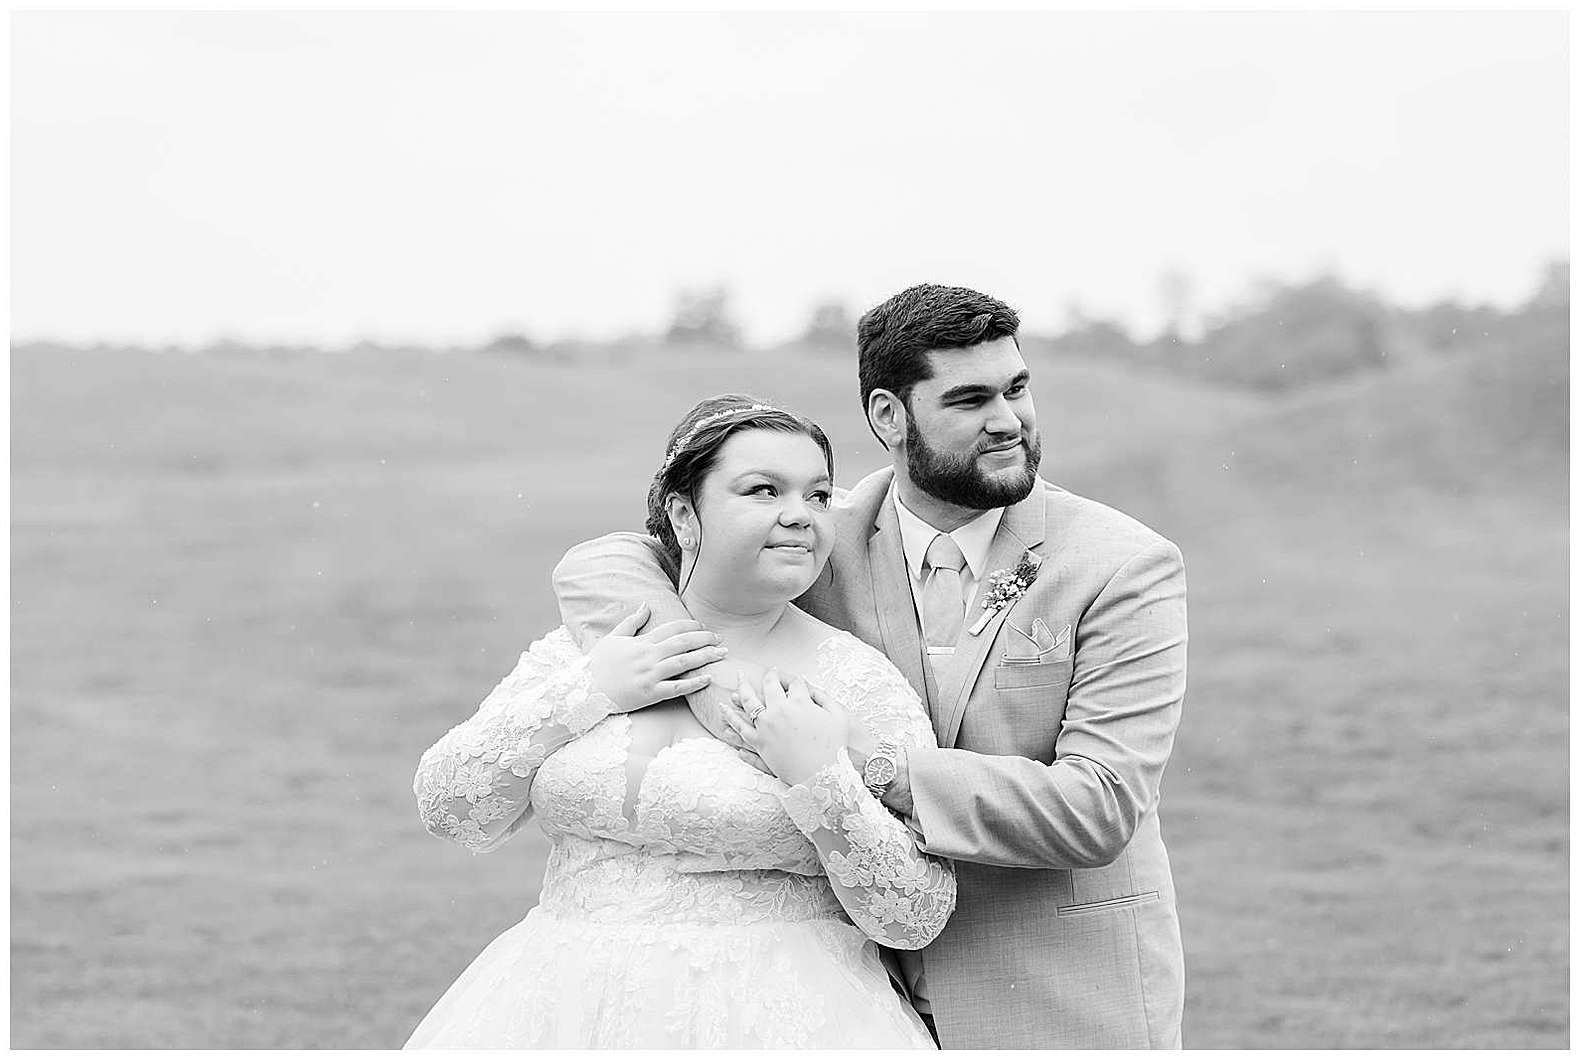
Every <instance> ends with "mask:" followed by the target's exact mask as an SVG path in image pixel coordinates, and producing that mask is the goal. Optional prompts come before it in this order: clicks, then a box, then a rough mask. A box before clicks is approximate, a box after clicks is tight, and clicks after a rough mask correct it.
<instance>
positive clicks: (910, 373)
mask: <svg viewBox="0 0 1580 1060" xmlns="http://www.w3.org/2000/svg"><path fill="white" fill-rule="evenodd" d="M1019 330H1020V316H1019V314H1017V313H1016V312H1015V310H1013V309H1011V308H1010V307H1009V306H1007V305H1005V304H1004V303H1003V302H1000V301H999V300H998V299H997V298H994V297H993V296H992V295H986V294H983V293H982V292H981V291H973V290H971V288H969V287H944V286H941V285H939V284H936V283H923V284H918V285H916V286H915V287H907V288H906V289H905V290H903V291H901V292H900V293H899V294H897V295H895V296H894V297H892V298H890V299H889V300H888V301H886V302H883V303H882V304H880V305H877V306H874V307H873V308H871V309H869V310H867V311H866V312H865V313H863V314H862V317H861V320H860V321H859V322H858V323H857V324H856V356H857V364H858V366H859V371H860V376H861V413H862V417H863V418H864V419H865V418H866V415H867V399H868V398H870V397H871V396H872V392H873V391H874V390H887V391H889V392H890V393H891V394H893V395H894V396H896V397H898V398H899V399H900V400H901V401H902V402H904V403H905V407H906V411H909V410H910V407H911V390H912V388H913V387H915V386H916V384H917V383H919V382H921V381H922V380H923V379H931V378H932V375H933V369H932V365H930V364H929V363H928V361H927V353H928V351H929V350H949V349H961V348H964V347H966V346H975V345H976V344H977V343H979V342H990V341H992V340H993V339H1001V338H1004V337H1005V336H1008V337H1010V338H1014V337H1015V333H1016V332H1017V331H1019ZM867 427H868V429H871V427H872V423H871V421H868V423H867ZM873 434H874V436H876V435H877V432H876V431H873Z"/></svg>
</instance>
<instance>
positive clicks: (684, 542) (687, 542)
mask: <svg viewBox="0 0 1580 1060" xmlns="http://www.w3.org/2000/svg"><path fill="white" fill-rule="evenodd" d="M695 544H696V542H695V541H693V540H691V538H689V537H683V538H681V539H680V547H681V548H686V549H689V548H691V547H692V546H694V545H695Z"/></svg>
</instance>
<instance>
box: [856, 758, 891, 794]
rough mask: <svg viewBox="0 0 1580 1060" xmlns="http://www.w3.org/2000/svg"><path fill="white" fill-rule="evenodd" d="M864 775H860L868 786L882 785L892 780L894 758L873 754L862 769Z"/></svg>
mask: <svg viewBox="0 0 1580 1060" xmlns="http://www.w3.org/2000/svg"><path fill="white" fill-rule="evenodd" d="M862 772H864V773H865V774H866V776H864V777H862V779H863V780H865V781H866V782H867V784H868V786H869V787H882V786H884V785H885V784H892V783H893V782H894V772H895V770H894V759H892V758H882V757H879V756H878V755H874V756H872V757H871V758H869V759H867V768H866V769H865V770H863V771H862Z"/></svg>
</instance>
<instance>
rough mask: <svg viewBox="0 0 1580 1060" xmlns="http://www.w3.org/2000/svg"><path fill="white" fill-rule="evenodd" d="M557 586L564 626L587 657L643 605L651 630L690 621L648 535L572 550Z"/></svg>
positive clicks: (617, 536) (601, 540) (616, 536)
mask: <svg viewBox="0 0 1580 1060" xmlns="http://www.w3.org/2000/svg"><path fill="white" fill-rule="evenodd" d="M553 582H554V595H555V597H556V598H557V599H558V600H559V605H560V621H562V622H564V623H565V628H566V629H569V630H570V632H571V636H573V637H575V638H576V643H577V644H579V645H581V649H582V651H586V650H588V649H589V648H591V647H592V646H593V644H594V643H596V642H597V641H598V640H599V639H600V638H602V637H603V636H604V635H605V634H607V633H608V632H609V631H610V630H611V629H613V628H614V625H615V623H616V622H619V621H620V620H621V619H622V618H625V617H626V616H627V615H629V614H630V613H631V612H632V611H634V610H635V609H636V606H637V605H638V604H647V606H648V607H649V608H650V609H651V610H652V613H653V614H652V618H650V619H649V620H648V623H647V624H648V626H649V627H652V626H658V625H662V624H663V623H665V622H674V621H677V620H680V619H689V618H690V617H691V615H690V614H688V613H687V612H686V607H685V605H684V604H682V603H681V602H680V596H679V594H678V593H676V592H675V583H674V582H672V581H670V579H669V575H668V574H666V573H665V572H664V566H663V564H662V562H661V561H660V560H659V553H658V549H657V542H655V541H654V540H653V539H652V538H651V537H649V536H647V535H646V534H633V533H629V532H625V531H620V532H617V533H613V534H605V535H604V536H603V537H598V538H594V539H593V540H591V541H583V542H582V543H581V544H579V545H574V546H572V547H571V549H570V551H569V552H566V553H565V555H564V557H562V558H561V559H560V561H559V563H557V564H555V566H554V574H553Z"/></svg>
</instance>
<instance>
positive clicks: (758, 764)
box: [735, 748, 773, 773]
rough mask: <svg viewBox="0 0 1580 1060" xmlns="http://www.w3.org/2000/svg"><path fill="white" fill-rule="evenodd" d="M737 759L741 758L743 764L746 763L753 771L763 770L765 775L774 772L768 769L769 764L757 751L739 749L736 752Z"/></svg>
mask: <svg viewBox="0 0 1580 1060" xmlns="http://www.w3.org/2000/svg"><path fill="white" fill-rule="evenodd" d="M735 757H737V758H739V759H740V760H741V761H742V762H745V763H746V764H747V765H749V766H751V767H752V768H753V769H757V770H761V771H762V772H764V773H771V772H773V771H772V770H771V769H769V768H768V763H767V762H764V761H763V758H762V755H760V754H758V753H757V752H756V751H748V750H745V749H743V748H737V749H736V751H735Z"/></svg>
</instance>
